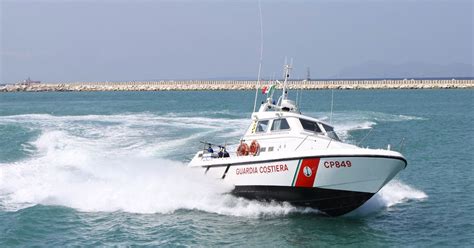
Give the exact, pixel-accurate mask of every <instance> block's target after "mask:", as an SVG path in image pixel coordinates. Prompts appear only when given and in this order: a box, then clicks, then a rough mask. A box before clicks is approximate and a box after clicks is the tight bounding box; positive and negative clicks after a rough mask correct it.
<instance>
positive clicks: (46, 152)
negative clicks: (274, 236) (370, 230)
mask: <svg viewBox="0 0 474 248" xmlns="http://www.w3.org/2000/svg"><path fill="white" fill-rule="evenodd" d="M351 115H352V114H348V116H344V114H340V116H337V115H336V116H337V118H339V119H340V120H339V121H338V123H339V124H338V125H339V128H340V129H341V130H343V131H346V132H349V131H350V130H354V129H362V128H370V127H372V126H373V125H375V124H376V120H374V119H371V118H360V119H355V120H354V119H352V118H351ZM2 123H14V124H15V125H22V126H25V127H29V128H33V129H38V130H40V131H41V135H40V136H39V137H38V138H36V139H35V140H34V141H32V142H30V144H28V145H26V146H25V147H27V148H28V149H29V150H30V151H31V153H32V154H33V155H32V156H31V157H29V158H27V159H24V160H22V161H17V162H14V163H3V164H0V207H1V208H3V209H7V210H18V209H22V208H25V207H29V206H32V205H36V204H45V205H61V206H66V207H71V208H74V209H77V210H80V211H126V212H134V213H172V212H174V211H177V210H179V209H188V210H191V209H192V210H200V211H206V212H211V213H218V214H224V215H233V216H247V217H259V216H268V215H270V216H273V215H286V214H289V213H295V212H300V213H301V212H302V213H306V212H312V211H313V210H309V209H301V208H295V207H292V206H290V205H288V204H285V203H261V202H256V201H249V200H244V199H241V198H236V197H233V196H231V195H229V194H228V193H229V192H230V191H231V189H232V186H229V185H224V184H222V182H219V181H216V180H214V179H210V178H207V177H205V176H204V175H202V173H201V172H198V171H195V170H191V169H188V168H186V166H185V164H183V163H182V162H177V161H172V160H170V159H169V157H179V156H180V155H181V156H183V155H182V154H186V153H190V154H192V152H193V151H194V149H195V147H197V146H196V144H198V141H199V140H200V139H201V138H202V137H204V136H207V137H210V136H211V137H214V138H217V139H220V140H221V141H223V140H226V139H238V138H239V136H240V135H241V133H242V130H243V129H245V128H246V127H247V125H248V124H249V123H248V119H222V118H205V117H185V116H175V115H173V114H167V115H161V116H160V115H156V114H150V113H144V114H122V115H86V116H53V115H48V114H29V115H15V116H2V117H0V124H2ZM220 133H224V134H225V135H221V136H219V134H220ZM25 149H26V148H25ZM186 149H187V150H186ZM181 161H183V160H181ZM423 198H426V194H424V193H423V192H421V191H418V190H416V189H414V188H412V187H410V186H408V185H406V184H404V183H402V182H400V181H395V182H391V183H389V184H388V185H387V186H386V187H384V188H383V189H382V190H381V191H380V192H379V193H378V194H377V195H375V196H374V197H373V198H372V199H371V200H370V201H369V202H368V203H366V204H365V205H364V206H363V207H362V208H361V209H362V210H361V211H363V210H364V209H366V210H367V209H368V211H369V212H370V211H374V210H376V209H380V208H384V207H391V206H394V205H396V204H399V203H401V202H405V201H407V200H413V199H414V200H418V199H423Z"/></svg>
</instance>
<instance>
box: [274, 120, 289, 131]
mask: <svg viewBox="0 0 474 248" xmlns="http://www.w3.org/2000/svg"><path fill="white" fill-rule="evenodd" d="M288 129H290V125H288V121H286V119H276V120H273V124H272V129H271V130H272V131H279V130H288Z"/></svg>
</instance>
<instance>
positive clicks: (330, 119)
mask: <svg viewBox="0 0 474 248" xmlns="http://www.w3.org/2000/svg"><path fill="white" fill-rule="evenodd" d="M333 106H334V89H331V115H330V116H329V124H332V109H333Z"/></svg>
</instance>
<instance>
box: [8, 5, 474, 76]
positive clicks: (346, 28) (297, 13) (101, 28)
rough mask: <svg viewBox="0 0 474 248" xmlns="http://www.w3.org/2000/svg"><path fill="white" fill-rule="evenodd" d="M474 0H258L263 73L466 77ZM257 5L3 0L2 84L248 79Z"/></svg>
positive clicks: (254, 62) (471, 70)
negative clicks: (288, 68) (289, 65)
mask: <svg viewBox="0 0 474 248" xmlns="http://www.w3.org/2000/svg"><path fill="white" fill-rule="evenodd" d="M473 2H474V1H472V0H430V1H428V0H421V1H415V0H345V1H344V0H314V1H310V0H306V1H304V0H294V1H290V0H287V1H283V0H278V1H270V0H262V1H261V10H262V20H263V25H262V26H263V60H262V75H263V77H264V78H269V77H276V78H279V77H281V74H282V66H283V64H284V62H285V58H288V60H289V59H290V58H292V59H293V67H294V70H293V75H292V78H305V77H306V75H307V70H308V69H307V68H309V70H310V74H311V78H312V79H328V78H381V77H382V78H390V77H396V78H409V77H473V76H474V67H473V65H474V62H473V57H474V52H473V44H474V42H473V41H474V34H473V32H474V31H473V30H474V28H473V26H474V24H473V23H474V17H473V15H474V13H473V12H474V11H473ZM258 6H259V5H258V1H257V0H255V1H251V0H243V1H230V0H229V1H224V0H220V1H217V0H213V1H211V0H207V1H200V0H196V1H190V0H189V1H186V0H180V1H144V0H138V1H125V0H118V1H111V0H97V1H92V0H83V1H80V0H76V1H71V0H66V1H58V0H49V1H38V0H37V1H32V0H30V1H28V0H16V1H9V0H0V26H1V32H0V35H1V39H0V42H1V43H0V48H1V49H0V54H1V60H0V61H1V62H0V63H1V64H0V83H14V82H18V81H21V80H23V79H25V78H27V77H31V79H33V80H41V81H43V82H77V81H129V80H161V79H168V80H178V79H255V78H256V77H257V73H258V64H259V58H260V23H259V7H258Z"/></svg>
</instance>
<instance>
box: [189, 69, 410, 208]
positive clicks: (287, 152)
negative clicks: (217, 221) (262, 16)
mask: <svg viewBox="0 0 474 248" xmlns="http://www.w3.org/2000/svg"><path fill="white" fill-rule="evenodd" d="M290 70H291V67H290V66H289V65H285V79H284V83H283V90H282V95H281V96H280V97H279V99H278V101H274V100H273V92H271V91H273V89H274V88H275V84H273V85H271V86H269V87H267V88H264V90H266V91H270V92H268V93H270V94H268V95H267V96H268V98H267V99H266V101H265V102H262V105H261V106H260V108H259V110H258V111H257V112H253V113H252V115H251V124H250V126H249V128H248V129H247V131H246V132H245V134H244V136H243V137H242V138H241V140H240V143H239V144H238V148H237V150H236V151H235V152H230V153H229V152H227V151H226V147H225V146H220V147H219V148H220V151H219V152H218V153H215V152H214V150H213V148H212V146H213V145H212V144H210V143H206V142H204V143H205V144H206V145H205V148H204V149H203V150H202V151H199V152H197V153H196V155H195V156H194V158H193V159H192V160H191V162H190V163H189V167H192V168H200V169H202V170H203V171H204V173H205V174H206V175H209V176H211V177H215V178H218V179H221V180H224V182H226V183H229V184H232V185H234V190H233V191H232V194H234V195H236V196H239V197H244V198H247V199H255V200H264V201H282V202H289V203H290V204H292V205H295V206H303V207H311V208H315V209H317V210H319V211H321V212H323V213H325V214H326V215H329V216H340V215H344V214H347V213H349V212H351V211H353V210H355V209H357V208H358V207H360V206H361V205H362V204H364V203H365V202H366V201H367V200H369V199H370V198H371V197H372V196H373V195H374V194H376V193H377V192H378V191H379V190H380V189H381V188H382V187H383V186H384V185H386V184H387V183H388V182H389V181H390V180H391V179H392V178H393V177H395V175H397V173H398V172H400V171H401V170H402V169H404V168H405V167H406V166H407V161H406V159H405V158H404V157H403V155H402V154H400V153H399V152H397V151H392V150H390V149H389V148H387V149H368V148H361V147H358V146H356V145H352V144H348V143H344V142H343V141H342V140H340V139H339V137H338V136H337V135H336V133H335V131H334V127H333V126H332V125H330V124H329V123H326V122H324V121H321V120H318V119H316V118H312V117H309V116H306V115H303V114H302V113H301V112H300V111H299V108H298V106H297V104H296V103H295V102H294V101H292V100H290V99H288V89H287V80H288V77H289V73H290ZM277 82H278V81H277ZM278 83H279V82H278ZM206 148H207V149H206Z"/></svg>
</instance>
